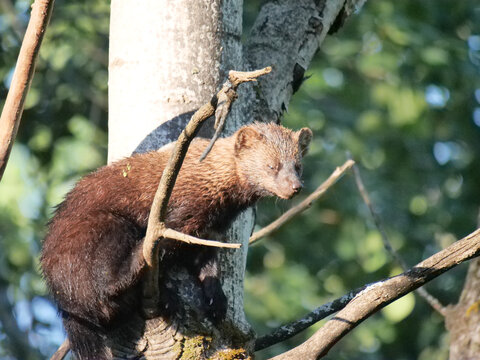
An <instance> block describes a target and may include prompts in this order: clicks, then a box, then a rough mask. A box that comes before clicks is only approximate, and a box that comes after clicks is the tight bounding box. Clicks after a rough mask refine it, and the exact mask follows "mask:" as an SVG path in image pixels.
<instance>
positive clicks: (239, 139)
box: [235, 126, 263, 153]
mask: <svg viewBox="0 0 480 360" xmlns="http://www.w3.org/2000/svg"><path fill="white" fill-rule="evenodd" d="M262 139H263V135H262V134H261V133H260V132H258V131H257V129H255V128H253V127H251V126H245V127H243V128H241V129H240V130H238V131H237V133H236V135H235V153H239V152H240V151H241V150H242V149H249V148H252V147H254V146H256V145H257V144H258V141H260V140H262Z"/></svg>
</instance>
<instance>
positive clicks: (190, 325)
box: [108, 0, 364, 359]
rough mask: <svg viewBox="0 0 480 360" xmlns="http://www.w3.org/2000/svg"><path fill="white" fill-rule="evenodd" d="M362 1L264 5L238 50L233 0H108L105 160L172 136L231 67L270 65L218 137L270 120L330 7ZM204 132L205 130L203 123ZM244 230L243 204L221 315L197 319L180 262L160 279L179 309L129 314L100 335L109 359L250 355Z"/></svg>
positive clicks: (224, 263) (227, 261)
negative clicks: (173, 315) (173, 313)
mask: <svg viewBox="0 0 480 360" xmlns="http://www.w3.org/2000/svg"><path fill="white" fill-rule="evenodd" d="M363 2H364V0H359V1H356V2H353V1H347V2H345V1H344V0H331V1H326V0H324V1H313V0H311V1H307V0H302V1H295V2H294V1H278V2H272V3H269V4H267V5H266V6H264V7H263V8H262V10H261V12H260V14H259V16H258V19H257V21H256V23H255V26H254V29H253V31H252V35H251V37H250V39H249V40H248V44H247V47H246V54H245V56H244V55H243V50H242V44H241V42H240V38H241V34H242V23H241V21H242V6H243V3H242V1H241V0H225V1H220V0H214V1H212V0H202V1H186V0H179V1H166V0H161V1H160V0H144V1H141V2H136V3H134V4H132V3H131V2H127V1H125V0H112V5H111V7H112V13H111V25H110V26H111V28H110V64H109V105H110V110H109V161H114V160H115V159H119V158H121V157H125V156H128V155H130V154H131V153H132V152H135V151H136V152H144V151H148V150H153V149H158V148H159V147H161V146H163V145H165V144H166V143H168V142H171V141H173V140H175V139H176V137H177V136H178V134H179V133H180V131H181V130H182V129H183V127H184V125H185V124H186V122H187V121H188V119H189V117H190V115H191V114H192V113H193V111H194V110H195V109H197V108H198V107H199V106H200V105H202V104H204V103H206V102H207V101H209V100H210V98H211V96H212V95H213V94H215V92H216V91H217V90H218V88H219V86H221V84H222V83H223V81H224V80H225V79H226V74H227V71H228V70H230V69H235V70H248V69H254V68H261V67H264V66H267V65H273V67H274V71H273V74H270V75H268V76H266V77H264V78H262V79H261V80H260V81H259V83H258V85H257V88H256V89H253V87H252V86H251V85H250V86H245V85H242V86H241V87H240V91H239V95H240V96H239V99H238V100H237V102H236V103H234V105H233V108H232V110H231V113H230V115H229V118H228V119H227V125H226V129H225V131H224V132H225V134H231V133H232V132H233V131H234V130H236V129H237V128H238V127H239V126H241V125H243V124H246V123H249V122H251V121H253V120H255V119H256V120H263V121H267V120H270V121H271V120H274V121H279V118H280V116H281V114H282V112H283V110H284V109H285V108H286V107H287V104H288V102H289V100H290V98H291V95H292V93H293V92H294V88H295V87H296V86H297V85H299V84H300V83H301V80H302V78H303V72H304V71H305V69H307V68H308V65H309V63H310V61H311V59H312V57H313V55H314V53H315V52H316V50H317V49H318V46H319V44H320V43H321V42H322V40H323V39H324V37H325V35H326V33H327V32H328V29H330V27H331V25H332V24H333V23H334V21H335V19H336V18H337V16H338V15H339V13H341V11H342V9H343V12H342V13H341V16H344V14H347V15H349V14H350V13H351V9H353V6H354V5H355V3H356V4H358V5H359V6H361V4H363ZM254 90H255V91H254ZM203 134H207V135H208V134H211V125H210V127H209V126H207V128H206V129H205V130H204V132H203ZM252 227H253V211H252V210H248V211H246V212H245V213H244V214H242V215H241V216H240V217H239V219H237V221H236V222H235V224H234V225H233V226H232V228H231V229H230V230H229V232H228V234H227V237H228V239H229V241H232V242H240V243H242V244H243V245H244V246H243V247H242V250H240V251H239V250H236V251H232V250H230V251H227V250H225V251H222V255H221V259H220V263H221V268H222V281H223V288H224V292H225V294H226V296H227V298H228V299H229V308H228V313H227V321H225V322H224V323H223V324H222V325H220V326H218V327H214V326H213V325H212V324H209V323H208V322H207V321H206V320H205V319H203V318H201V315H200V314H199V312H198V311H197V309H196V305H195V304H196V298H197V294H198V291H199V290H198V289H196V288H195V285H194V284H195V282H194V281H193V279H191V278H189V275H188V274H186V273H185V272H183V271H181V270H180V269H172V271H171V274H169V283H170V285H171V286H172V287H174V288H176V289H178V292H179V293H180V294H181V295H182V298H183V303H182V306H183V307H184V308H185V314H186V315H185V316H184V317H182V319H181V320H179V321H175V322H173V323H167V322H166V321H164V320H163V319H160V318H157V319H150V320H146V321H145V320H144V319H142V318H140V317H134V318H132V319H131V320H130V321H129V322H128V323H125V324H123V325H122V326H121V327H119V328H117V329H115V330H114V331H113V332H112V333H111V334H110V336H109V339H108V342H109V344H110V347H111V349H112V355H113V357H118V358H124V357H126V356H128V355H133V354H139V353H140V354H142V355H143V356H144V357H145V358H147V359H173V358H175V359H176V358H202V357H205V356H211V357H213V358H218V357H220V356H229V357H227V358H232V359H233V358H240V357H241V356H248V355H249V354H251V351H252V346H253V334H252V331H251V328H250V325H249V324H248V322H247V321H246V320H245V316H244V312H243V278H244V273H245V263H246V254H247V253H246V252H247V249H248V238H249V235H250V233H251V230H252ZM207 335H208V336H210V337H207ZM207 348H208V350H207ZM235 348H236V349H235ZM221 349H223V350H221ZM229 351H230V353H228V352H229ZM189 356H190V357H189ZM242 358H243V357H242Z"/></svg>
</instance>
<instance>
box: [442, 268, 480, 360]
mask: <svg viewBox="0 0 480 360" xmlns="http://www.w3.org/2000/svg"><path fill="white" fill-rule="evenodd" d="M445 321H446V326H447V329H448V331H450V359H451V360H475V359H478V358H479V356H480V259H475V260H472V262H471V263H470V265H469V268H468V274H467V278H466V280H465V285H464V287H463V291H462V295H461V296H460V301H459V302H458V304H456V305H453V306H449V307H448V309H447V316H446V319H445Z"/></svg>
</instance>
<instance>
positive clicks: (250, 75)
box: [143, 67, 271, 315]
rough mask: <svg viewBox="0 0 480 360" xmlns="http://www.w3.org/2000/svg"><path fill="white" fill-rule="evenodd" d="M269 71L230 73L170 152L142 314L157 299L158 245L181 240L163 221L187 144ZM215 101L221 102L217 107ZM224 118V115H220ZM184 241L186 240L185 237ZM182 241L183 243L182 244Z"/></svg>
mask: <svg viewBox="0 0 480 360" xmlns="http://www.w3.org/2000/svg"><path fill="white" fill-rule="evenodd" d="M270 71H271V68H270V67H266V68H264V69H261V70H256V71H252V72H240V71H233V70H232V71H230V73H229V79H228V80H227V82H226V83H225V84H224V86H223V87H222V89H221V90H220V91H219V92H218V93H217V94H216V95H215V96H213V98H212V99H211V100H210V102H209V103H207V104H205V105H203V106H202V107H200V109H198V110H197V111H196V112H195V114H193V116H192V118H191V120H190V121H189V123H188V124H187V126H186V127H185V129H184V130H183V131H182V133H181V134H180V136H179V137H178V140H177V142H176V143H175V146H174V148H173V151H172V154H171V156H170V159H169V160H168V163H167V166H166V167H165V169H164V170H163V174H162V177H161V179H160V183H159V184H158V188H157V192H156V193H155V198H154V200H153V204H152V207H151V210H150V215H149V218H148V225H147V233H146V236H145V240H144V243H143V256H144V258H145V261H146V263H147V267H148V269H149V271H148V273H147V277H146V280H145V286H144V299H145V312H146V313H147V314H150V315H154V314H155V309H156V303H157V299H158V297H159V293H158V276H159V275H158V266H156V265H157V261H158V244H159V242H160V240H161V239H162V238H164V237H168V238H175V239H177V240H182V236H183V237H184V236H185V235H184V234H182V236H178V234H179V233H178V232H175V231H173V230H172V229H167V227H166V226H165V223H164V220H165V217H166V215H167V205H168V201H169V199H170V195H171V194H172V191H173V187H174V185H175V180H176V178H177V176H178V172H179V171H180V168H181V166H182V163H183V160H184V159H185V156H186V154H187V150H188V147H189V145H190V142H191V141H192V140H193V138H194V137H195V135H196V134H197V131H198V130H199V129H200V126H201V125H202V124H203V122H204V121H205V120H207V119H208V118H209V117H210V116H212V115H214V113H215V110H216V109H217V107H218V106H225V107H226V109H227V110H228V109H230V106H231V103H232V102H233V101H234V100H235V99H236V98H237V93H236V89H237V87H238V85H240V84H242V83H244V82H247V81H253V80H255V79H256V77H258V76H261V75H265V74H268V73H269V72H270ZM218 99H222V103H221V104H220V103H219V101H218ZM222 113H223V114H224V116H226V114H225V112H222ZM184 239H185V237H184ZM198 240H200V239H195V238H194V237H193V236H188V241H189V242H191V243H199V242H198ZM182 241H183V240H182ZM203 242H204V243H203V245H206V244H207V243H206V240H203ZM208 245H211V246H223V247H237V248H238V247H239V246H240V245H239V244H225V243H220V242H215V243H213V242H209V243H208Z"/></svg>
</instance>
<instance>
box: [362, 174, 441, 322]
mask: <svg viewBox="0 0 480 360" xmlns="http://www.w3.org/2000/svg"><path fill="white" fill-rule="evenodd" d="M353 174H354V176H355V183H356V184H357V188H358V191H359V192H360V195H361V196H362V199H363V201H364V202H365V204H366V205H367V207H368V209H369V211H370V214H371V215H372V218H373V221H374V222H375V226H376V227H377V229H378V231H379V232H380V235H381V237H382V241H383V246H384V247H385V249H386V250H387V251H388V252H389V253H390V254H391V255H392V256H393V258H394V259H395V261H396V262H397V263H398V264H399V265H400V266H401V267H402V269H403V271H406V270H407V269H408V266H407V264H406V262H405V261H404V260H403V259H402V257H401V256H400V254H399V253H398V252H397V251H396V250H395V249H394V248H393V246H392V244H391V242H390V240H389V238H388V236H387V232H386V231H385V227H384V226H383V223H382V221H381V219H380V216H379V215H378V214H377V212H376V211H375V209H374V208H373V204H372V201H371V200H370V196H369V195H368V192H367V190H366V188H365V185H364V184H363V181H362V177H361V176H360V170H359V169H358V166H357V165H354V166H353ZM417 293H418V294H419V295H420V296H421V297H422V298H424V299H425V301H426V302H427V303H428V304H429V305H430V306H431V307H432V308H433V309H434V310H436V311H437V312H438V313H440V314H441V315H443V316H446V311H447V310H446V309H445V307H444V306H443V305H442V304H441V303H440V301H438V299H436V298H435V297H434V296H432V295H431V294H430V293H429V292H428V291H427V290H425V289H424V288H418V289H417Z"/></svg>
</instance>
